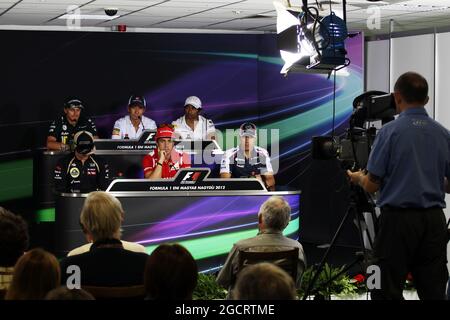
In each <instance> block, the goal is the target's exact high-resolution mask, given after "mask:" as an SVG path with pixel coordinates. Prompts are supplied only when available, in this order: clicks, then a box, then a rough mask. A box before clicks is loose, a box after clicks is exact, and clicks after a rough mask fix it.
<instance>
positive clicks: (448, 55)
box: [435, 32, 450, 270]
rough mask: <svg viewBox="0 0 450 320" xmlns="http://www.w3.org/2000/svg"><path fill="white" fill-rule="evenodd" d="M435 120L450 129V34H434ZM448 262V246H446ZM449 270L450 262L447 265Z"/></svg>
mask: <svg viewBox="0 0 450 320" xmlns="http://www.w3.org/2000/svg"><path fill="white" fill-rule="evenodd" d="M435 98H436V99H435V105H436V108H435V119H436V120H437V121H439V122H440V123H441V124H442V125H443V126H445V127H446V128H447V129H450V33H448V32H447V33H438V34H436V85H435ZM445 200H446V202H447V208H446V209H445V215H446V217H447V221H448V219H449V218H450V195H448V194H447V197H446V198H445ZM447 258H449V260H450V245H448V246H447ZM447 266H448V268H449V270H450V262H449V263H448V264H447Z"/></svg>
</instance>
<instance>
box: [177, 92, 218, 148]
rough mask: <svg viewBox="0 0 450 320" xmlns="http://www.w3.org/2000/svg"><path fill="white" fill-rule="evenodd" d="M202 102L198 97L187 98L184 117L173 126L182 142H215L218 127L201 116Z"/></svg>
mask: <svg viewBox="0 0 450 320" xmlns="http://www.w3.org/2000/svg"><path fill="white" fill-rule="evenodd" d="M201 111H202V102H201V100H200V99H199V98H198V97H196V96H190V97H187V98H186V101H185V102H184V116H182V117H180V118H178V119H177V120H175V121H174V122H172V125H173V126H174V127H175V136H176V137H177V138H179V139H181V140H214V139H215V135H216V127H215V126H214V123H213V122H212V120H211V119H206V118H205V117H204V116H202V115H200V112H201Z"/></svg>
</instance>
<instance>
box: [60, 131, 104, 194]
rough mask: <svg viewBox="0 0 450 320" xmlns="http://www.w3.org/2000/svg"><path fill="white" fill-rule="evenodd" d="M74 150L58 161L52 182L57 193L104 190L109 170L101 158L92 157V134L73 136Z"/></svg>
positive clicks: (81, 133)
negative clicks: (53, 181)
mask: <svg viewBox="0 0 450 320" xmlns="http://www.w3.org/2000/svg"><path fill="white" fill-rule="evenodd" d="M74 146H75V150H74V152H72V153H71V154H69V155H67V156H65V157H63V158H62V159H61V160H59V161H58V164H57V165H56V167H55V172H54V180H55V189H56V191H57V192H66V193H89V192H91V191H96V190H106V188H107V187H108V185H109V168H108V165H107V164H106V163H105V162H104V161H103V159H102V158H100V157H97V156H95V155H94V152H95V146H94V139H93V137H92V134H91V133H90V132H88V131H80V132H78V133H77V134H75V138H74Z"/></svg>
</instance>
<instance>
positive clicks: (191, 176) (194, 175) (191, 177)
mask: <svg viewBox="0 0 450 320" xmlns="http://www.w3.org/2000/svg"><path fill="white" fill-rule="evenodd" d="M201 174H202V173H201V172H200V171H196V172H192V171H189V172H186V175H185V176H184V177H183V180H181V181H186V182H187V181H191V182H195V181H197V180H198V178H200V175H201Z"/></svg>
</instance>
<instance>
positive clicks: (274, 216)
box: [258, 196, 291, 231]
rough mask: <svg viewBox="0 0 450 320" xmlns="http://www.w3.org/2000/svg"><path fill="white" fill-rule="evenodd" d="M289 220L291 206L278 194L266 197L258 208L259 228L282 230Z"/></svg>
mask: <svg viewBox="0 0 450 320" xmlns="http://www.w3.org/2000/svg"><path fill="white" fill-rule="evenodd" d="M290 220H291V207H290V206H289V203H287V201H286V200H285V199H284V198H283V197H279V196H272V197H270V198H269V199H267V200H266V201H265V202H264V203H263V204H262V206H261V208H260V209H259V213H258V221H259V229H260V230H265V229H271V230H275V231H283V230H284V228H286V227H287V225H288V224H289V221H290Z"/></svg>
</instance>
